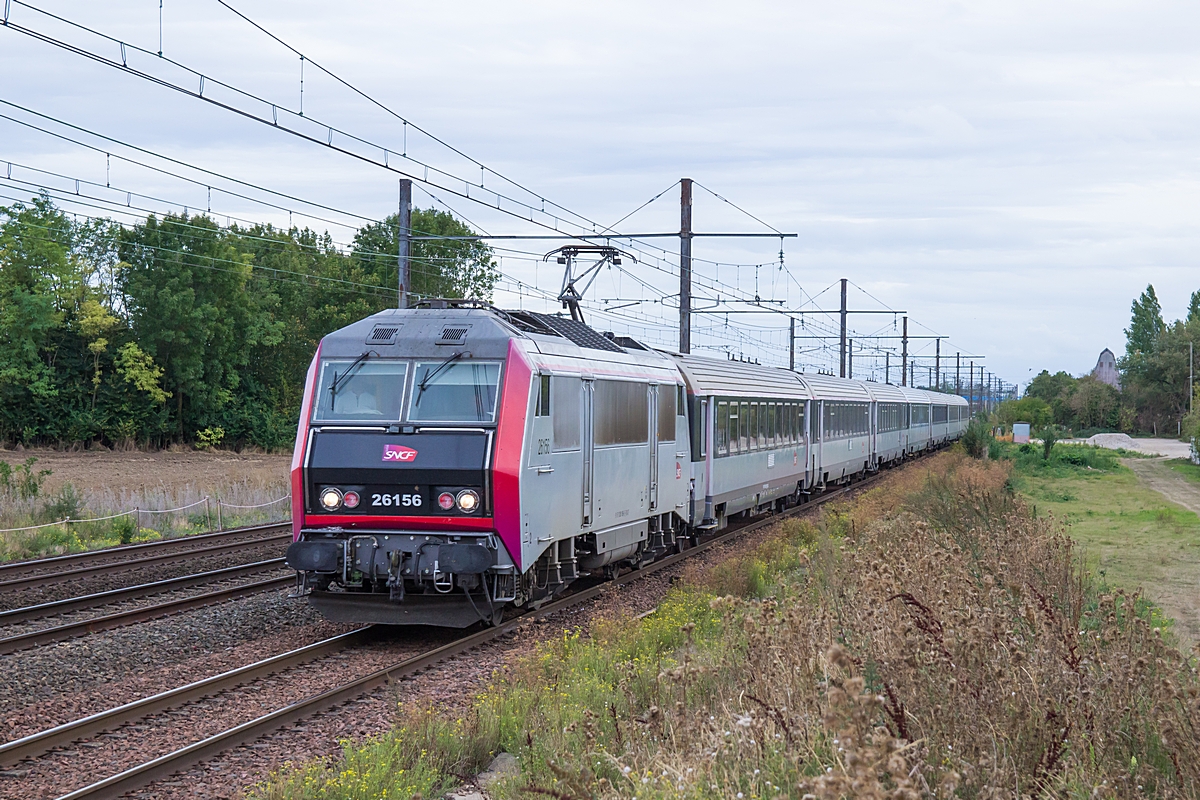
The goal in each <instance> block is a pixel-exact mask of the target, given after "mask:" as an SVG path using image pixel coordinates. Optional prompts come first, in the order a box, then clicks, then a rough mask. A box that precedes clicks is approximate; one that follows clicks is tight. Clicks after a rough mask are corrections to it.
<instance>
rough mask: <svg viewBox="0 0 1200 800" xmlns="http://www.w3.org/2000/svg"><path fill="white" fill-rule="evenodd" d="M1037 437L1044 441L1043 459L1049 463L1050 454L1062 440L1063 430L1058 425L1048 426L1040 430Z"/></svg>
mask: <svg viewBox="0 0 1200 800" xmlns="http://www.w3.org/2000/svg"><path fill="white" fill-rule="evenodd" d="M1036 435H1037V437H1038V438H1039V439H1041V440H1042V458H1043V459H1044V460H1046V461H1049V460H1050V453H1051V451H1053V450H1054V445H1056V444H1057V443H1058V440H1059V439H1061V438H1062V430H1061V429H1060V428H1059V427H1058V426H1057V425H1047V426H1046V427H1044V428H1042V429H1041V430H1039V431H1038V432H1037V434H1036Z"/></svg>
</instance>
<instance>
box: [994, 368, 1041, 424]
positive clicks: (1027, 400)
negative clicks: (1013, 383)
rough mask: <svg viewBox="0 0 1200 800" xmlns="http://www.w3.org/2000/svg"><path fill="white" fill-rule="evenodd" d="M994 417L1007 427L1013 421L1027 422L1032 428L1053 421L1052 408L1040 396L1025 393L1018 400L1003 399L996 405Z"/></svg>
mask: <svg viewBox="0 0 1200 800" xmlns="http://www.w3.org/2000/svg"><path fill="white" fill-rule="evenodd" d="M1042 374H1043V375H1044V374H1046V373H1044V372H1043V373H1042ZM996 419H997V421H998V422H999V423H1000V424H1001V425H1004V426H1006V427H1009V428H1011V427H1012V424H1013V423H1014V422H1028V423H1029V424H1030V425H1031V426H1032V427H1033V428H1040V427H1043V426H1045V425H1049V424H1050V423H1051V422H1053V421H1054V409H1052V408H1051V407H1050V404H1049V403H1047V402H1046V401H1045V400H1043V399H1042V398H1040V397H1031V396H1030V395H1029V394H1026V395H1025V397H1023V398H1021V399H1020V400H1005V401H1004V402H1003V403H1001V404H1000V405H999V406H997V407H996Z"/></svg>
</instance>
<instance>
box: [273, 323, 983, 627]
mask: <svg viewBox="0 0 1200 800" xmlns="http://www.w3.org/2000/svg"><path fill="white" fill-rule="evenodd" d="M965 410H966V401H965V400H963V399H962V398H959V397H955V396H952V395H946V394H938V393H932V392H922V391H919V390H913V389H902V390H901V389H898V388H897V387H890V386H888V387H884V386H879V385H878V384H871V383H864V382H861V381H850V380H844V379H836V378H828V377H824V376H822V377H817V376H805V375H801V374H797V373H794V372H791V371H788V370H784V369H778V368H773V367H762V366H758V365H754V364H745V363H740V362H732V361H723V360H718V359H711V358H702V357H697V356H690V355H680V354H677V353H664V352H660V351H657V350H653V349H651V348H648V347H646V346H644V345H642V344H640V343H639V342H637V341H635V340H633V339H629V338H626V337H618V336H613V335H611V334H602V333H600V332H598V331H596V330H594V329H592V328H591V327H589V326H587V325H585V324H584V323H583V322H582V321H581V320H579V319H576V318H572V317H565V316H560V315H549V314H538V313H533V312H526V311H502V310H499V309H495V308H492V307H490V306H487V305H485V304H481V303H475V302H472V301H461V300H453V301H426V302H425V303H423V304H422V305H421V306H420V307H418V308H412V309H391V310H388V311H383V312H381V313H379V314H375V315H373V316H371V317H368V318H366V319H364V320H361V321H359V322H356V323H354V324H352V325H349V326H347V327H345V328H343V329H341V330H338V331H335V332H333V333H331V334H329V335H328V336H326V337H325V338H324V339H322V341H321V343H320V346H319V347H318V350H317V353H316V355H315V357H314V358H313V361H312V364H311V365H310V367H309V371H308V376H307V380H306V384H305V391H304V400H303V406H302V410H301V416H300V425H299V428H298V430H297V435H296V446H295V451H294V454H293V458H292V471H291V480H292V518H293V543H292V544H291V546H290V547H289V548H288V552H287V563H288V565H289V566H290V567H292V568H293V569H295V570H296V571H297V573H298V580H299V582H300V589H301V592H302V593H303V594H305V595H307V596H308V598H309V601H310V602H311V603H312V604H313V605H314V606H315V607H316V608H317V609H318V610H319V611H320V612H321V613H322V614H324V615H325V616H326V617H328V618H330V619H333V620H335V621H345V622H355V623H382V624H403V625H438V626H447V627H466V626H469V625H473V624H475V623H478V622H481V621H482V622H484V623H491V624H495V623H496V622H498V621H499V620H500V619H501V616H502V614H503V611H504V609H505V608H511V607H517V608H522V607H531V606H536V605H538V604H540V603H542V602H545V601H546V600H548V599H549V598H551V597H553V596H554V595H555V594H557V593H559V592H561V591H562V590H563V589H564V588H565V587H566V586H568V585H570V584H571V583H572V582H573V581H574V580H576V579H577V578H578V577H580V576H581V575H583V574H586V573H600V574H604V573H612V572H613V571H615V570H616V569H618V568H621V567H624V566H632V567H637V566H639V565H642V564H645V563H648V562H649V561H652V560H654V559H655V558H658V557H660V556H662V555H663V554H665V553H668V552H673V551H676V550H678V549H681V548H683V547H685V546H687V544H688V543H689V542H691V541H694V540H695V539H696V537H698V536H700V535H702V534H703V533H704V532H705V531H710V530H716V529H719V528H722V527H724V526H725V525H726V524H727V522H728V521H729V520H731V519H733V518H734V517H737V516H739V515H750V514H758V513H764V512H767V511H770V510H773V509H781V508H784V507H786V506H788V505H792V504H795V503H798V502H801V501H802V500H803V499H805V497H807V496H808V495H809V494H811V493H812V492H814V491H819V490H821V489H823V488H824V487H825V486H826V485H827V484H830V483H843V482H847V481H849V480H851V479H852V478H853V477H855V476H857V475H860V474H863V473H866V472H869V471H873V470H876V469H878V468H879V467H880V466H882V465H884V464H885V463H888V462H890V461H895V460H899V459H902V458H904V457H907V456H908V455H910V454H911V453H913V452H915V451H917V450H922V449H927V448H931V447H935V446H938V445H940V444H942V443H944V442H945V441H948V440H950V439H954V438H957V437H958V436H959V435H961V431H962V429H964V428H965V425H966V414H965ZM922 426H923V427H922Z"/></svg>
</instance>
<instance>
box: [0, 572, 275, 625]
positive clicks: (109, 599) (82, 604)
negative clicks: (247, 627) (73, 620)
mask: <svg viewBox="0 0 1200 800" xmlns="http://www.w3.org/2000/svg"><path fill="white" fill-rule="evenodd" d="M282 566H283V559H282V558H269V559H267V560H265V561H255V562H254V563H252V564H241V565H238V566H235V567H225V568H224V569H214V570H210V571H209V572H197V573H196V574H195V575H183V576H181V577H178V578H167V579H166V580H161V581H154V582H153V583H142V584H138V585H137V586H126V587H124V588H122V589H109V590H108V591H107V592H96V593H94V594H85V595H81V596H79V597H68V598H67V599H66V600H55V601H53V602H50V603H39V604H38V605H35V606H25V607H24V608H14V609H11V610H9V611H0V626H3V625H14V624H16V623H18V622H26V621H28V620H31V619H42V618H44V617H54V616H58V615H59V614H66V613H68V612H71V611H82V610H84V609H88V608H95V607H97V606H104V605H110V604H112V603H117V602H120V601H122V600H127V599H129V598H131V597H144V596H147V595H152V594H161V593H162V592H171V591H175V590H177V589H186V588H187V587H189V586H196V585H197V584H202V583H212V582H213V581H220V580H227V579H229V578H237V577H241V576H242V575H251V574H253V573H255V572H262V571H263V570H267V569H271V568H273V567H282Z"/></svg>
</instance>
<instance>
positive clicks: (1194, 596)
mask: <svg viewBox="0 0 1200 800" xmlns="http://www.w3.org/2000/svg"><path fill="white" fill-rule="evenodd" d="M1169 461H1170V459H1169V458H1155V459H1147V458H1126V459H1122V461H1121V463H1123V464H1124V465H1125V466H1127V467H1129V468H1130V469H1131V470H1133V472H1134V474H1135V475H1137V476H1138V480H1139V481H1141V482H1142V483H1143V484H1144V485H1145V486H1146V487H1148V488H1150V489H1153V490H1154V491H1156V492H1158V493H1159V494H1161V495H1162V496H1163V497H1165V498H1167V499H1168V500H1170V501H1171V502H1173V503H1178V504H1179V505H1181V506H1183V507H1184V508H1186V509H1188V510H1189V511H1192V512H1195V513H1196V514H1200V483H1197V482H1196V481H1194V480H1189V479H1188V478H1186V477H1185V476H1183V475H1181V474H1179V473H1178V472H1176V471H1174V470H1172V469H1171V467H1170V465H1169V463H1168V462H1169ZM1165 572H1166V574H1165V576H1164V578H1165V580H1164V581H1163V584H1162V585H1160V586H1158V587H1155V593H1156V594H1157V597H1156V598H1155V599H1156V600H1158V602H1159V603H1160V604H1161V605H1162V606H1163V608H1164V609H1166V610H1167V611H1168V612H1170V613H1171V615H1172V616H1174V617H1175V619H1176V620H1177V621H1178V622H1179V624H1180V627H1181V631H1180V633H1181V634H1183V637H1182V638H1184V639H1185V641H1190V642H1191V643H1196V642H1198V641H1200V559H1197V558H1196V557H1195V556H1194V555H1192V556H1190V557H1189V556H1186V555H1184V553H1182V552H1181V553H1178V554H1176V557H1175V558H1174V559H1172V563H1170V564H1168V565H1166V568H1165Z"/></svg>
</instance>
